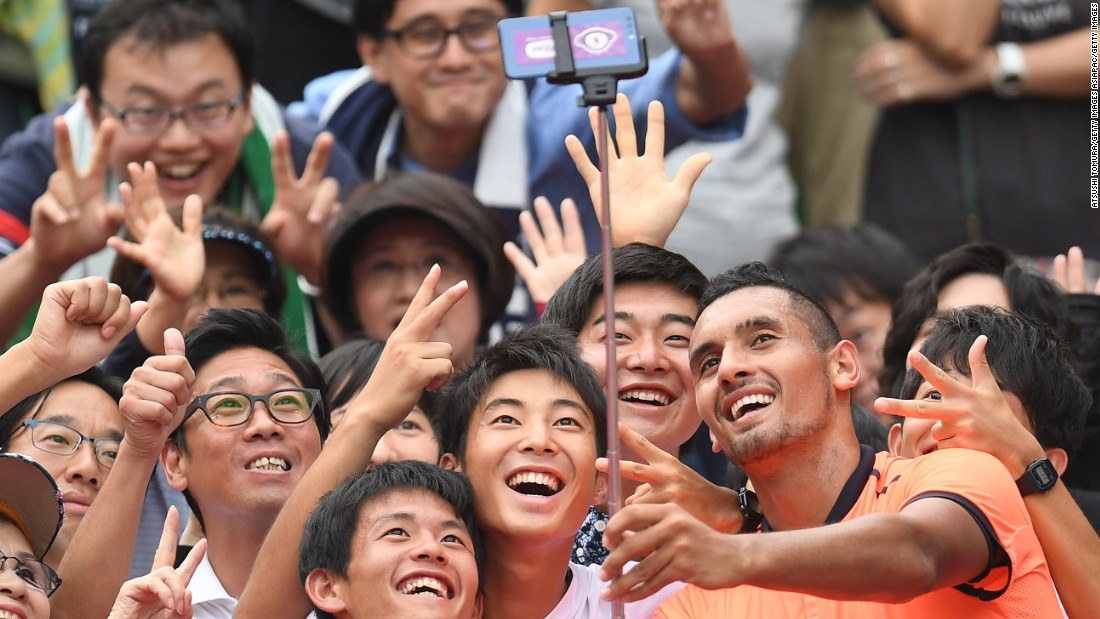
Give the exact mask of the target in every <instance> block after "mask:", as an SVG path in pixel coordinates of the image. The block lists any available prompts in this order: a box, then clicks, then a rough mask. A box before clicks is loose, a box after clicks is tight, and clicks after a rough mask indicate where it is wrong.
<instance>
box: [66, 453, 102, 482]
mask: <svg viewBox="0 0 1100 619" xmlns="http://www.w3.org/2000/svg"><path fill="white" fill-rule="evenodd" d="M100 477H102V475H101V474H100V470H99V462H98V461H96V459H95V446H94V445H92V442H91V441H84V442H82V443H81V444H80V447H78V448H77V450H76V453H74V454H73V455H72V457H71V458H69V465H68V467H66V468H65V481H68V482H69V483H73V482H76V481H77V480H79V481H81V482H83V483H85V484H88V485H90V486H91V487H93V488H99V484H100V481H101V480H100Z"/></svg>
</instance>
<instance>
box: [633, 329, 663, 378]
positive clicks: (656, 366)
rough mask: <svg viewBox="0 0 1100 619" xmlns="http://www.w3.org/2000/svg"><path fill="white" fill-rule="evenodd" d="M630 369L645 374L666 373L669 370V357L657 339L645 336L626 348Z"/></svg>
mask: <svg viewBox="0 0 1100 619" xmlns="http://www.w3.org/2000/svg"><path fill="white" fill-rule="evenodd" d="M624 348H625V350H624V351H623V352H624V353H625V355H626V365H627V368H628V369H631V370H634V371H638V372H644V373H660V372H665V371H667V370H668V368H669V360H668V357H667V356H666V355H665V354H664V350H663V348H662V346H661V343H660V342H659V341H658V339H657V338H656V337H652V336H643V337H642V338H641V339H639V340H637V341H636V342H635V343H634V344H632V345H630V346H628V347H624Z"/></svg>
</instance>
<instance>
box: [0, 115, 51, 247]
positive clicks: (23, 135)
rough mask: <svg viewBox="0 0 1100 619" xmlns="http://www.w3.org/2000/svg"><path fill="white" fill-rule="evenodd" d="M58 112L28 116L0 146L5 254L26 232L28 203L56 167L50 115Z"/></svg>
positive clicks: (0, 236) (0, 228)
mask: <svg viewBox="0 0 1100 619" xmlns="http://www.w3.org/2000/svg"><path fill="white" fill-rule="evenodd" d="M57 114H58V113H56V112H55V113H51V114H42V115H39V116H36V117H34V118H33V119H31V122H30V123H29V124H28V125H27V128H26V129H25V130H23V131H21V132H19V133H16V134H14V135H12V136H11V137H9V138H8V139H7V140H6V141H5V142H4V145H3V147H0V254H2V255H7V254H9V253H11V252H12V251H14V250H15V249H16V248H17V247H19V246H20V245H22V244H23V242H24V241H26V240H27V237H28V236H29V235H30V222H31V206H32V205H34V201H35V200H37V199H38V197H39V196H41V195H42V194H44V193H46V187H47V185H48V184H49V180H50V174H52V173H53V172H54V170H55V169H56V163H55V160H54V154H53V147H54V137H53V119H54V117H56V116H57Z"/></svg>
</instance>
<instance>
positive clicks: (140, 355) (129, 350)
mask: <svg viewBox="0 0 1100 619" xmlns="http://www.w3.org/2000/svg"><path fill="white" fill-rule="evenodd" d="M152 355H153V353H151V352H149V351H148V350H146V348H145V346H143V345H142V343H141V338H139V337H138V334H137V331H131V332H130V334H129V335H127V336H126V337H124V338H122V341H121V342H119V343H118V346H115V349H114V350H112V351H111V354H109V355H107V358H106V359H104V360H103V363H102V364H101V367H102V369H103V371H104V372H106V373H107V374H110V375H111V376H117V377H119V378H121V379H122V380H129V379H130V374H132V373H133V371H134V370H136V369H137V368H139V367H141V365H142V364H143V363H145V360H146V359H148V358H149V357H151V356H152Z"/></svg>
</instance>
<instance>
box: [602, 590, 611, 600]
mask: <svg viewBox="0 0 1100 619" xmlns="http://www.w3.org/2000/svg"><path fill="white" fill-rule="evenodd" d="M600 599H601V600H603V601H605V602H610V601H611V590H610V589H603V590H601V591H600Z"/></svg>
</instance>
